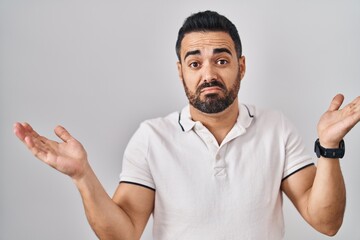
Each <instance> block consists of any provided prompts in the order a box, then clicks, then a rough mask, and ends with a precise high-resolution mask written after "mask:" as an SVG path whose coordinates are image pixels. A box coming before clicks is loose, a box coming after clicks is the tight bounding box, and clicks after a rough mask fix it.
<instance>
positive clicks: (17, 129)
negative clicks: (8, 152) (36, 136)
mask: <svg viewBox="0 0 360 240" xmlns="http://www.w3.org/2000/svg"><path fill="white" fill-rule="evenodd" d="M13 130H14V134H15V135H16V136H17V137H18V138H19V139H20V140H21V141H24V139H25V137H26V134H25V128H24V126H23V125H22V124H21V123H18V122H17V123H14V126H13Z"/></svg>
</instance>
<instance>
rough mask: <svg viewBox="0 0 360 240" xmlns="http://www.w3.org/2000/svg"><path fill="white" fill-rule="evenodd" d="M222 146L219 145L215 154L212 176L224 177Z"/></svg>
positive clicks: (224, 166) (224, 164) (224, 167)
mask: <svg viewBox="0 0 360 240" xmlns="http://www.w3.org/2000/svg"><path fill="white" fill-rule="evenodd" d="M223 150H224V148H223V147H220V148H219V149H218V151H217V152H216V154H215V164H214V176H217V177H225V176H226V163H225V158H224V154H222V153H224V151H223Z"/></svg>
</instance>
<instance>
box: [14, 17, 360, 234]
mask: <svg viewBox="0 0 360 240" xmlns="http://www.w3.org/2000/svg"><path fill="white" fill-rule="evenodd" d="M176 52H177V55H178V58H179V62H178V71H179V77H180V80H181V81H182V82H183V85H184V89H185V93H186V95H187V97H188V99H189V105H188V106H186V107H185V108H184V109H183V110H182V111H180V112H176V113H172V114H170V115H168V116H166V117H165V118H159V119H153V120H148V121H145V122H144V123H142V124H141V126H140V127H139V129H138V130H137V132H136V133H135V134H134V136H133V137H132V139H131V140H130V142H129V145H128V147H127V149H126V150H125V154H124V160H123V170H122V173H121V176H120V184H119V186H118V188H117V190H116V192H115V194H114V196H113V198H112V199H111V198H110V197H109V196H108V195H107V193H106V192H105V190H104V188H103V187H102V186H101V184H100V182H99V181H98V179H97V178H96V175H95V173H94V172H93V170H92V169H91V167H90V165H89V163H88V161H87V155H86V151H85V150H84V148H83V146H82V145H81V144H80V143H79V142H78V141H77V140H75V139H74V138H73V137H72V136H71V135H70V134H69V133H68V132H67V131H66V130H65V129H64V128H63V127H60V126H58V127H56V128H55V133H56V135H57V136H58V137H59V138H60V139H61V140H63V142H61V143H58V142H55V141H51V140H48V139H47V138H45V137H43V136H40V135H38V134H37V133H36V132H35V131H34V130H33V129H32V128H31V126H30V125H29V124H26V123H25V124H20V123H16V124H15V126H14V132H15V134H16V135H17V136H18V138H19V139H20V140H22V141H23V142H24V143H25V145H27V147H28V148H29V149H30V150H31V151H32V153H33V154H34V155H35V156H36V157H38V158H39V159H40V160H42V161H44V162H45V163H47V164H49V165H50V166H52V167H54V168H55V169H57V170H58V171H60V172H63V173H64V174H66V175H69V176H70V177H71V178H72V180H73V181H74V183H75V185H76V186H77V188H78V189H79V191H80V193H81V196H82V199H83V204H84V207H85V212H86V216H87V218H88V221H89V223H90V225H91V227H92V228H93V230H94V231H95V233H96V234H97V236H98V237H99V238H101V239H139V238H140V236H141V234H142V232H143V230H144V228H145V225H146V223H147V221H148V219H149V217H150V215H151V214H153V217H154V231H153V234H154V238H155V239H262V240H263V239H271V240H274V239H282V238H283V235H284V226H283V225H284V224H283V216H282V208H281V206H282V192H284V193H285V194H286V195H287V196H288V197H289V198H290V200H291V201H292V202H293V204H294V205H295V207H296V208H297V209H298V211H299V212H300V214H301V215H302V216H303V218H304V219H305V220H306V221H307V222H308V223H309V224H310V225H311V226H312V227H314V228H315V229H317V230H318V231H320V232H322V233H324V234H327V235H334V234H336V232H337V231H338V229H339V228H340V226H341V224H342V220H343V215H344V209H345V185H344V181H343V177H342V173H341V169H340V163H339V157H340V158H341V157H342V156H343V153H344V145H343V141H342V139H343V138H344V136H345V135H346V134H347V132H349V131H350V129H351V128H352V127H354V126H355V125H356V124H357V123H358V122H359V121H360V97H358V98H356V99H355V100H354V101H353V102H351V103H350V104H348V105H347V106H345V107H344V108H343V109H341V110H340V106H341V104H342V102H343V99H344V97H343V96H342V95H340V94H339V95H337V96H335V97H334V99H333V100H332V102H331V104H330V107H329V109H328V110H327V111H326V112H325V113H324V114H323V116H322V117H321V119H320V121H319V123H318V137H319V139H318V141H316V152H317V155H318V156H319V157H320V158H319V160H318V164H317V167H315V166H314V164H313V161H312V159H311V158H310V157H308V156H307V155H306V153H305V150H304V147H303V146H302V143H301V140H300V137H299V136H298V134H297V133H296V131H295V130H294V128H293V127H292V125H291V124H290V123H289V122H288V120H287V119H286V118H285V117H284V116H283V115H282V114H280V113H277V112H272V111H264V110H261V109H258V108H256V107H254V106H250V105H244V104H240V103H239V101H238V97H237V96H238V91H239V89H240V82H241V80H242V79H243V77H244V74H245V69H246V68H245V66H246V64H245V57H244V56H242V48H241V42H240V38H239V35H238V32H237V30H236V27H235V26H234V25H233V24H232V23H231V22H230V21H229V20H228V19H227V18H225V17H224V16H222V15H219V14H218V13H216V12H211V11H205V12H199V13H196V14H193V15H191V16H190V17H189V18H187V19H186V21H185V22H184V24H183V26H182V28H181V29H180V31H179V35H178V40H177V44H176Z"/></svg>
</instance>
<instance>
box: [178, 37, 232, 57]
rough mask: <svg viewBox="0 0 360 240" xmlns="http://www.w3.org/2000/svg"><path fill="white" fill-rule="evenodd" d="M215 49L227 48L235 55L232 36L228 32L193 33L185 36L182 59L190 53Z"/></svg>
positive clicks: (181, 51) (182, 44) (182, 43)
mask: <svg viewBox="0 0 360 240" xmlns="http://www.w3.org/2000/svg"><path fill="white" fill-rule="evenodd" d="M214 48H227V49H229V50H230V51H231V52H233V53H234V54H235V53H236V51H235V44H234V41H233V40H232V39H231V37H230V35H229V34H228V33H226V32H191V33H187V34H185V36H184V38H183V40H182V42H181V50H180V55H181V58H183V57H184V55H185V54H186V53H187V52H189V51H194V50H200V52H204V51H206V50H211V51H212V50H213V49H214Z"/></svg>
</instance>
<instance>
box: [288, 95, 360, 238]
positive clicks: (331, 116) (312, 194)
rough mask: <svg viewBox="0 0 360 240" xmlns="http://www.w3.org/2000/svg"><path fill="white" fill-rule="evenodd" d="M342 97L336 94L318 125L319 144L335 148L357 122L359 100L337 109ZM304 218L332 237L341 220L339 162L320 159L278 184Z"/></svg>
mask: <svg viewBox="0 0 360 240" xmlns="http://www.w3.org/2000/svg"><path fill="white" fill-rule="evenodd" d="M343 101H344V97H343V95H341V94H338V95H336V96H335V97H334V99H333V100H332V102H331V104H330V107H329V109H328V110H327V111H326V112H325V113H324V114H323V115H322V117H321V119H320V121H319V123H318V136H319V140H320V144H321V145H322V146H323V147H325V148H338V147H339V142H340V141H341V140H342V139H343V138H344V136H345V135H346V134H347V133H348V132H349V131H350V130H351V129H352V128H353V127H354V126H355V125H356V124H357V123H358V122H359V121H360V97H358V98H356V99H355V100H354V101H352V102H351V103H350V104H348V105H347V106H345V107H344V108H343V109H340V106H341V105H342V103H343ZM281 187H282V190H283V191H284V192H285V194H286V195H287V196H288V197H289V198H290V200H291V201H292V202H293V204H294V205H295V207H296V208H297V209H298V211H299V212H300V213H301V215H302V216H303V217H304V219H305V220H306V221H307V222H308V223H309V224H310V225H311V226H313V227H314V228H315V229H317V230H318V231H319V232H322V233H324V234H326V235H330V236H332V235H335V234H336V233H337V231H338V230H339V229H340V227H341V225H342V221H343V217H344V211H345V203H346V193H345V184H344V179H343V176H342V172H341V167H340V161H339V159H333V158H332V159H329V158H324V157H321V158H320V159H319V160H318V163H317V168H315V167H308V168H305V169H303V170H301V171H299V172H298V173H296V174H294V175H292V176H290V177H289V178H287V179H286V180H284V182H283V183H282V186H281Z"/></svg>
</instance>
